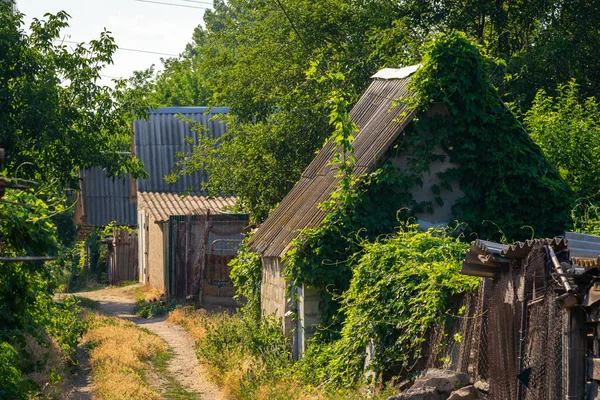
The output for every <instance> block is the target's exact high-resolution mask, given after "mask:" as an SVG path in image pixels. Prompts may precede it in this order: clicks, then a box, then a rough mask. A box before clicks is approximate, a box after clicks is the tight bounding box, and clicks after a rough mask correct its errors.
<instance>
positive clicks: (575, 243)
mask: <svg viewBox="0 0 600 400" xmlns="http://www.w3.org/2000/svg"><path fill="white" fill-rule="evenodd" d="M565 238H566V239H567V240H568V241H569V248H570V249H571V257H572V258H595V259H597V258H598V257H600V236H595V235H588V234H585V233H575V232H566V233H565Z"/></svg>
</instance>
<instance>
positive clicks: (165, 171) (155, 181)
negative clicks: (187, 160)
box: [133, 107, 229, 193]
mask: <svg viewBox="0 0 600 400" xmlns="http://www.w3.org/2000/svg"><path fill="white" fill-rule="evenodd" d="M228 112H229V108H228V107H161V108H158V109H156V110H154V111H152V112H150V113H149V115H148V119H147V120H146V119H138V120H136V121H135V122H134V124H133V130H134V132H135V153H136V156H137V157H138V158H139V159H140V160H142V162H143V163H144V169H145V170H146V171H147V172H148V175H149V177H148V179H138V190H139V191H141V192H164V193H184V192H186V191H187V190H188V188H190V187H193V188H194V190H199V189H200V186H201V184H202V183H203V182H206V181H207V179H208V176H207V174H206V173H204V172H203V171H199V172H197V173H195V174H193V175H189V176H187V175H186V176H182V177H179V179H178V181H177V182H176V183H167V182H165V179H164V178H165V176H166V175H169V174H171V173H172V172H173V171H172V170H173V166H174V165H175V159H176V156H177V154H178V153H190V152H191V151H192V149H193V146H192V145H190V144H189V143H188V142H187V141H186V138H192V139H193V140H192V141H193V143H194V144H197V143H198V135H199V133H198V132H196V131H194V130H192V127H191V126H190V124H189V123H187V122H186V120H193V121H197V122H200V123H202V125H204V126H206V127H207V128H208V134H209V135H210V136H211V137H220V136H222V135H223V134H224V133H225V132H226V131H227V128H226V126H225V122H223V121H221V120H218V119H212V118H213V117H214V116H216V115H219V114H226V113H228ZM179 114H181V115H182V116H183V118H184V120H180V119H179V118H178V115H179Z"/></svg>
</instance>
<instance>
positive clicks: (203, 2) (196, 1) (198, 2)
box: [179, 0, 213, 6]
mask: <svg viewBox="0 0 600 400" xmlns="http://www.w3.org/2000/svg"><path fill="white" fill-rule="evenodd" d="M179 1H185V2H188V3H197V4H208V5H210V6H212V5H213V3H212V2H211V1H198V0H179Z"/></svg>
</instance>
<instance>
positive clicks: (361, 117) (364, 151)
mask: <svg viewBox="0 0 600 400" xmlns="http://www.w3.org/2000/svg"><path fill="white" fill-rule="evenodd" d="M418 68H419V66H411V67H405V68H400V69H394V68H385V69H383V70H381V71H379V72H378V73H376V74H375V75H373V77H372V79H373V81H372V83H371V85H370V86H369V87H368V88H367V90H366V91H365V92H364V94H363V95H362V97H361V98H360V99H359V100H358V102H357V103H356V104H355V106H354V107H353V109H352V110H351V112H350V118H351V120H352V121H353V122H354V123H355V124H356V125H357V127H358V132H357V133H356V134H355V135H354V141H353V148H354V156H355V158H356V163H355V166H354V174H356V175H362V174H368V173H371V172H373V171H375V170H376V169H377V168H378V167H380V166H382V165H383V164H384V163H389V162H391V163H393V164H394V165H395V166H396V167H397V170H398V171H400V172H399V173H402V172H403V171H410V168H411V167H412V166H414V165H415V163H419V160H420V158H419V157H424V156H423V151H422V149H421V148H420V147H417V146H420V145H417V144H415V145H414V146H413V145H411V144H410V143H425V142H427V140H429V138H433V137H435V136H436V134H437V133H438V132H437V131H424V132H423V133H419V135H420V136H418V141H417V142H408V143H409V144H408V145H402V146H398V143H399V142H402V141H403V140H404V139H406V138H407V136H408V133H407V132H411V133H410V134H412V135H414V132H418V130H417V128H416V126H417V125H418V124H416V123H415V121H417V120H415V117H416V111H415V109H414V108H411V107H410V106H408V105H407V104H408V102H406V101H400V102H399V101H397V100H398V99H409V98H411V97H414V96H416V93H413V92H412V91H411V89H410V82H411V79H412V76H413V74H414V73H415V72H416V71H417V69H418ZM434 73H436V72H434ZM485 85H488V83H487V82H484V83H482V86H481V87H485V88H484V89H482V91H484V92H485V95H486V96H487V95H491V96H497V94H496V92H495V91H494V89H490V88H491V84H489V86H485ZM496 103H497V106H496V105H495V106H494V108H493V109H491V110H490V111H488V112H494V113H496V114H495V116H494V117H493V119H499V118H505V119H506V118H509V119H510V121H509V122H510V126H516V127H517V128H515V129H514V130H511V131H510V134H507V137H508V136H509V135H511V140H513V139H514V142H515V143H519V144H518V146H523V147H521V148H517V150H518V151H515V152H513V153H511V154H514V155H517V156H518V157H521V154H530V155H531V156H529V157H530V158H531V157H532V156H536V157H539V149H537V150H536V147H535V145H533V144H532V143H531V139H530V138H529V137H528V136H527V134H526V132H524V131H523V130H522V128H520V127H518V125H516V123H514V122H513V121H512V120H513V119H514V117H513V116H512V114H510V112H509V111H508V110H507V109H506V108H505V107H504V106H503V105H502V103H501V102H500V101H499V100H498V101H497V102H496ZM498 110H500V111H498ZM454 112H456V110H454ZM420 113H421V114H419V117H428V118H429V119H431V120H433V119H436V120H441V122H442V123H443V124H447V125H451V124H450V122H449V121H452V120H453V118H454V117H453V116H452V114H451V112H450V108H449V106H447V105H446V104H444V103H432V105H431V106H430V107H429V109H427V110H422V111H420ZM419 119H425V118H419ZM490 119H492V118H490ZM443 124H442V125H439V126H441V128H436V129H443V128H444V125H443ZM411 128H415V129H413V130H412V131H411ZM511 129H512V128H511ZM442 132H443V131H442ZM494 135H495V133H494ZM494 135H490V136H491V137H493V138H492V139H491V140H489V143H491V144H490V146H495V147H494V149H496V148H504V147H505V146H506V143H503V142H502V140H499V139H498V138H499V136H498V135H496V136H494ZM413 137H414V136H413ZM419 140H420V142H419ZM469 140H477V139H469ZM431 141H432V142H433V140H431ZM434 143H436V142H434ZM411 146H413V147H411ZM471 147H472V148H475V145H474V144H473V146H471ZM397 148H399V149H400V150H394V149H397ZM488 149H489V146H488V147H487V148H485V149H480V150H479V151H480V153H481V154H487V153H486V151H488ZM449 150H451V149H448V151H449ZM427 152H428V153H427V156H426V160H427V161H426V168H424V169H423V172H422V174H421V175H420V177H419V183H417V184H414V185H412V186H410V187H406V188H402V189H403V190H408V191H409V192H410V196H411V197H412V199H414V201H415V202H417V203H421V204H422V203H428V204H429V205H428V207H425V208H420V209H416V208H415V209H414V214H413V215H414V217H415V218H416V220H417V222H418V223H419V225H420V226H421V227H423V228H428V227H431V226H440V225H445V224H447V223H449V222H451V221H453V220H454V219H456V218H457V217H456V215H455V210H456V207H455V206H456V205H458V204H459V200H462V199H464V198H466V197H467V196H468V195H469V194H467V193H464V192H463V191H462V188H463V184H466V185H467V186H468V185H472V184H473V182H475V185H477V181H473V179H470V180H469V179H463V180H460V181H459V178H455V176H456V175H453V174H450V173H449V174H444V173H445V172H456V171H460V169H461V168H463V166H462V165H457V164H454V163H452V162H451V161H450V158H451V157H450V156H449V154H447V151H445V150H444V148H442V147H441V146H439V145H437V144H436V145H435V146H433V147H432V148H431V150H427ZM335 153H336V148H335V145H334V143H333V142H331V141H330V142H328V143H327V144H325V146H324V147H323V149H322V150H321V151H320V152H319V154H318V155H317V156H316V157H315V158H314V160H313V161H312V162H311V163H310V165H309V166H308V167H307V168H306V169H305V170H304V172H303V173H302V175H301V177H300V180H299V181H298V183H297V184H296V185H295V186H294V187H293V188H292V190H291V191H290V192H289V193H288V194H287V196H286V197H285V198H284V199H283V200H282V201H281V203H280V204H279V206H278V207H277V208H276V209H275V210H274V212H273V213H272V214H271V215H270V216H269V217H268V218H267V220H266V221H265V222H264V223H263V224H262V225H261V226H260V227H259V228H258V230H257V231H256V232H255V234H254V235H253V237H252V239H251V241H250V242H249V246H250V248H251V249H252V250H253V251H255V252H257V253H258V254H260V255H261V259H262V266H263V272H262V287H261V307H262V311H263V313H264V314H269V315H275V316H277V317H279V318H281V320H282V324H283V329H284V331H285V332H286V334H288V335H289V336H291V337H292V340H293V343H294V345H293V348H294V353H295V354H296V355H297V356H299V355H301V354H302V352H303V351H304V350H305V348H306V343H307V340H309V339H310V337H311V335H312V334H313V333H314V330H315V328H316V326H317V325H318V324H319V323H320V322H321V315H320V312H319V301H320V298H321V292H322V288H321V289H317V288H314V287H306V285H304V286H303V287H300V288H298V291H299V292H298V293H297V296H292V297H289V296H287V295H286V282H285V281H284V278H283V276H282V271H283V269H284V265H283V262H282V260H283V258H284V256H285V255H286V253H287V251H288V250H289V249H290V246H291V244H292V242H293V240H294V239H296V238H298V237H299V235H300V232H301V231H302V230H304V229H306V228H316V227H318V226H319V225H320V223H321V222H322V221H323V219H324V218H325V216H326V211H325V210H324V209H323V208H322V207H319V204H321V203H322V202H324V201H325V200H328V199H330V197H331V194H332V193H333V192H334V191H335V190H336V189H337V188H338V182H339V178H338V177H336V168H335V165H332V161H333V160H334V156H335ZM454 154H455V155H456V152H454ZM461 154H462V153H461ZM511 157H512V156H511ZM478 160H479V161H476V163H480V164H478V165H475V166H474V167H473V166H472V164H473V161H472V160H470V161H469V163H470V164H471V165H470V166H469V167H468V168H472V169H474V170H479V171H481V170H483V171H485V168H488V167H486V164H487V163H488V160H487V159H486V158H485V157H480V158H479V159H478ZM527 162H528V161H527V156H523V157H521V158H519V159H518V160H517V159H516V158H515V160H513V161H504V159H503V158H502V159H501V161H500V165H495V167H496V168H504V169H507V166H509V165H514V164H517V163H519V164H520V163H523V164H526V163H527ZM536 162H537V161H536ZM502 163H504V164H502ZM509 163H510V164H509ZM542 163H543V162H540V165H541V164H542ZM521 170H525V169H521ZM527 170H528V171H529V170H530V169H527ZM531 170H533V171H536V169H535V167H532V169H531ZM536 173H537V172H536ZM513 174H514V177H512V182H511V184H512V185H513V186H515V187H517V186H518V187H521V185H526V184H528V183H531V182H542V181H543V179H542V178H541V176H538V175H535V176H533V175H526V173H523V172H519V171H517V172H514V173H513ZM540 175H541V174H540ZM443 176H446V177H450V178H445V179H446V180H445V181H442V179H443ZM486 182H487V183H486V185H487V186H485V189H483V190H484V191H487V190H492V191H493V190H495V186H497V185H495V180H494V178H493V177H488V178H487V180H486ZM514 182H525V183H523V184H521V183H519V184H518V185H514ZM558 184H560V183H558ZM482 185H483V184H482ZM482 187H483V186H482ZM540 187H541V186H540ZM490 188H491V189H490ZM521 190H522V187H521ZM531 190H536V189H531ZM544 190H545V189H544ZM470 192H473V188H472V187H471V188H470ZM496 198H500V199H502V201H504V202H505V203H506V204H507V206H508V207H512V206H514V204H513V203H511V201H512V200H510V199H511V198H514V196H513V197H507V196H506V195H504V194H502V197H498V196H496ZM554 198H556V197H554ZM506 199H508V200H506ZM534 202H535V200H531V199H527V200H525V201H524V202H523V203H524V204H526V205H527V206H530V205H531V204H533V203H534ZM461 204H464V202H463V203H461ZM477 207H481V210H487V208H485V207H487V205H486V202H485V193H483V192H482V200H481V201H479V203H477ZM480 212H481V211H480ZM527 218H532V217H531V215H527ZM535 218H538V217H535ZM389 219H390V220H394V215H390V216H389ZM481 219H485V218H481ZM522 225H525V224H522ZM393 232H394V230H393V228H392V229H390V231H389V232H387V233H393ZM536 233H537V232H536ZM321 268H327V266H326V265H322V266H321ZM295 299H298V300H295ZM292 316H297V318H296V319H292Z"/></svg>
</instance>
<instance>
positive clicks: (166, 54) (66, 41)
mask: <svg viewBox="0 0 600 400" xmlns="http://www.w3.org/2000/svg"><path fill="white" fill-rule="evenodd" d="M140 1H141V0H140ZM56 41H57V42H64V43H72V44H82V43H80V42H76V41H74V40H62V39H56ZM84 44H85V43H84ZM117 50H123V51H133V52H135V53H147V54H156V55H159V56H168V57H179V55H178V54H169V53H161V52H158V51H150V50H140V49H129V48H127V47H117Z"/></svg>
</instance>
